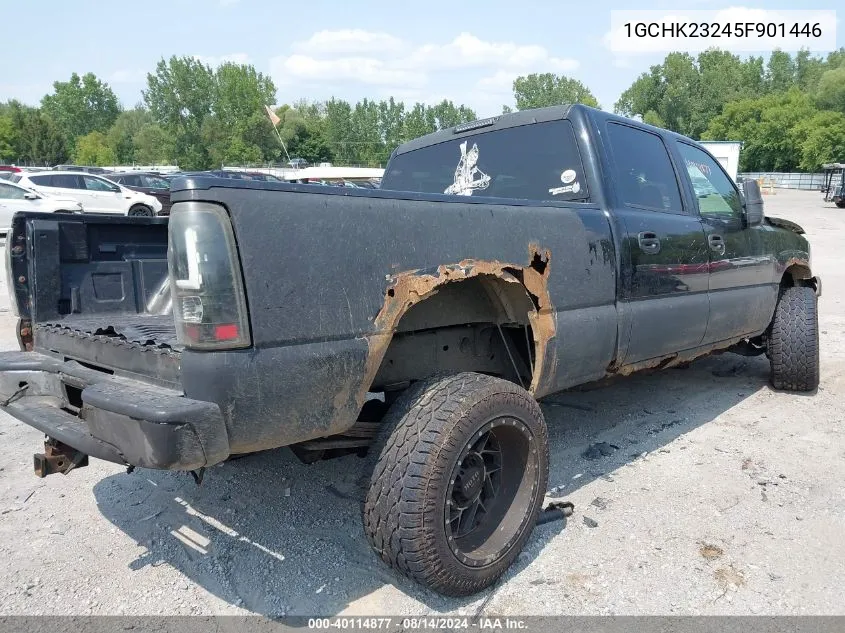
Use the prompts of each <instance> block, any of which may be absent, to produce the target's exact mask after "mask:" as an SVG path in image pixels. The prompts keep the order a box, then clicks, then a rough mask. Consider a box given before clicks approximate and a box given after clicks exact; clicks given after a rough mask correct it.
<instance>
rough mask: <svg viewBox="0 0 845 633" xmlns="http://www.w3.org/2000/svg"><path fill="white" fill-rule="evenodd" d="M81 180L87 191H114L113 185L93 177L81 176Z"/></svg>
mask: <svg viewBox="0 0 845 633" xmlns="http://www.w3.org/2000/svg"><path fill="white" fill-rule="evenodd" d="M82 179H83V180H84V181H85V188H86V189H87V190H88V191H114V189H115V185H112V184H109V183H107V182H106V181H105V180H101V179H100V178H95V177H94V176H83V177H82Z"/></svg>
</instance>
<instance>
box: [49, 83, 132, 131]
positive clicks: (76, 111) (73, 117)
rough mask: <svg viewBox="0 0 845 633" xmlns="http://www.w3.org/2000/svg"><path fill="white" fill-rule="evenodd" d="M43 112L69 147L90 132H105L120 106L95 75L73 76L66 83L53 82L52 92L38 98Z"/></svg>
mask: <svg viewBox="0 0 845 633" xmlns="http://www.w3.org/2000/svg"><path fill="white" fill-rule="evenodd" d="M41 107H42V109H43V110H44V113H45V114H46V115H47V116H49V117H50V119H52V121H53V122H54V123H55V124H56V126H57V127H58V128H59V131H60V132H61V133H62V135H63V136H64V138H65V142H66V143H67V145H68V147H72V146H73V145H74V143H75V142H76V139H77V138H78V137H80V136H85V135H86V134H88V133H89V132H93V131H98V132H106V131H107V130H108V129H109V128H110V127H111V126H112V124H113V123H114V122H115V119H117V116H118V115H119V114H120V110H121V108H120V103H119V102H118V100H117V97H116V96H115V94H114V92H113V91H112V89H111V88H110V87H109V85H108V84H107V83H104V82H102V81H100V80H99V79H97V76H96V75H95V74H94V73H86V74H85V75H83V76H82V77H80V76H79V75H78V74H76V73H73V74H72V75H71V76H70V80H69V81H56V82H54V83H53V93H52V94H48V95H45V96H44V97H43V98H42V99H41Z"/></svg>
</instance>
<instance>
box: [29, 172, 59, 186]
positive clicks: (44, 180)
mask: <svg viewBox="0 0 845 633" xmlns="http://www.w3.org/2000/svg"><path fill="white" fill-rule="evenodd" d="M53 178H54V176H51V175H50V174H45V175H44V176H30V177H29V180H30V182H32V184H33V185H38V186H39V187H57V186H58V185H54V184H53Z"/></svg>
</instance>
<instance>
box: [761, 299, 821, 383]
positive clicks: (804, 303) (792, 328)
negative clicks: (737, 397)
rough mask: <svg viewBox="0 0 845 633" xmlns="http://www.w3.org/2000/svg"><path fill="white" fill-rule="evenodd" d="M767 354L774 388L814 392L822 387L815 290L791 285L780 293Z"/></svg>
mask: <svg viewBox="0 0 845 633" xmlns="http://www.w3.org/2000/svg"><path fill="white" fill-rule="evenodd" d="M768 351H769V361H770V363H771V368H772V385H773V386H774V388H775V389H784V390H787V391H813V390H814V389H816V388H817V387H818V386H819V315H818V298H817V297H816V293H815V291H814V290H813V289H812V288H810V287H808V286H791V287H789V288H786V289H785V290H784V291H783V292H782V293H781V295H780V298H779V299H778V304H777V307H776V308H775V317H774V319H773V320H772V327H771V330H770V332H769V339H768Z"/></svg>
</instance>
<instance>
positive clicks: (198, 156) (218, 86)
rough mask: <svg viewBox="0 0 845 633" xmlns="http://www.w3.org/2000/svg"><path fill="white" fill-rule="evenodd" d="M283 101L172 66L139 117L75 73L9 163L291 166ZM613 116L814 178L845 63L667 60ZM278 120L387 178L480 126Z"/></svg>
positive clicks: (300, 150) (208, 70) (5, 150)
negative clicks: (718, 143) (401, 161)
mask: <svg viewBox="0 0 845 633" xmlns="http://www.w3.org/2000/svg"><path fill="white" fill-rule="evenodd" d="M513 97H514V103H515V107H516V109H519V110H524V109H528V108H536V107H543V106H548V105H555V104H562V103H576V102H577V103H585V104H587V105H591V106H594V107H600V105H599V103H598V101H597V100H596V98H595V96H594V95H593V93H592V92H591V91H590V89H589V88H588V87H587V86H586V85H585V84H583V83H582V82H580V81H578V80H576V79H572V78H569V77H565V76H561V75H554V74H551V73H541V74H531V75H526V76H523V77H518V78H517V79H516V80H515V81H514V82H513ZM275 100H276V87H275V85H274V84H273V81H272V80H271V79H270V78H269V77H268V76H266V75H264V74H262V73H260V72H257V71H256V70H255V68H254V67H253V66H250V65H246V64H236V63H224V64H222V65H220V66H218V67H217V68H212V67H211V66H209V65H208V64H205V63H203V62H202V61H200V60H198V59H196V58H193V57H175V56H174V57H171V58H170V59H168V60H165V59H162V60H160V61H159V62H158V64H157V65H156V68H155V70H154V71H153V72H151V73H149V74H148V75H147V81H146V88H145V89H144V90H143V91H142V101H141V102H139V103H138V104H137V105H135V107H133V108H131V109H124V108H123V107H122V106H121V104H120V102H119V100H118V99H117V97H116V95H115V94H114V92H113V91H112V89H111V87H110V86H109V85H108V84H107V83H105V82H103V81H102V80H100V79H99V78H97V77H96V76H95V75H94V74H92V73H87V74H85V75H83V76H79V75H78V74H76V73H74V74H72V75H71V77H70V79H69V80H68V81H57V82H55V83H54V84H53V91H52V92H51V93H50V94H47V95H45V96H44V97H43V98H42V100H41V103H40V105H39V106H38V107H34V106H28V105H25V104H22V103H20V102H19V101H16V100H11V101H8V102H6V103H0V161H5V162H16V163H19V164H31V165H54V164H58V163H63V162H68V161H73V162H75V163H81V164H87V165H114V164H133V163H134V164H178V165H179V166H180V167H181V168H182V169H208V168H212V167H219V166H220V165H221V164H229V165H247V164H267V163H275V164H279V163H284V162H286V161H287V156H286V155H285V153H284V151H283V149H282V144H281V143H280V142H279V138H278V137H277V136H276V131H274V130H273V125H272V123H271V121H270V118H269V117H268V115H267V113H266V111H265V105H268V104H273V103H274V102H275ZM502 110H503V112H509V111H511V110H512V108H511V107H510V106H503V108H502ZM614 111H615V112H617V113H619V114H622V115H624V116H628V117H638V118H641V119H642V120H643V121H645V122H646V123H651V124H654V125H658V126H660V127H666V128H668V129H671V130H674V131H677V132H679V133H681V134H685V135H687V136H691V137H692V138H695V139H698V140H740V141H743V142H744V147H743V151H742V153H741V154H740V169H741V170H743V171H769V170H776V171H790V170H797V169H800V170H807V171H814V170H817V169H819V168H820V166H821V164H822V163H825V162H831V161H842V160H845V49H840V50H839V51H836V52H833V53H830V54H829V55H827V56H826V57H814V56H811V55H810V54H809V53H808V52H806V51H801V52H799V53H797V54H795V55H790V54H789V53H785V52H781V51H775V52H774V53H772V55H771V56H770V58H769V59H768V61H766V62H765V63H764V60H763V58H762V57H749V58H746V59H742V58H740V57H739V56H737V55H733V54H731V53H727V52H725V51H720V50H708V51H706V52H703V53H701V54H699V55H698V56H697V57H693V56H692V55H689V54H687V53H670V54H669V55H667V56H666V58H665V59H664V61H663V62H662V63H660V64H656V65H654V66H652V67H651V68H650V69H649V71H648V72H644V73H643V74H641V75H640V76H639V77H638V78H637V79H636V80H635V81H634V83H633V84H632V85H631V86H630V87H629V88H628V89H627V90H626V91H625V92H624V93H623V94H622V95H621V97H620V98H619V100H618V101H617V102H616V104H614ZM274 114H275V115H276V116H277V117H278V119H279V122H278V124H277V130H278V134H279V136H280V137H281V139H282V140H283V141H284V144H285V146H286V148H287V151H288V154H289V156H290V157H300V158H304V159H305V160H307V161H308V162H311V163H317V162H323V161H330V162H335V163H339V164H359V165H384V164H385V163H386V162H387V159H388V158H389V156H390V153H391V152H392V151H393V149H394V148H395V147H396V146H397V145H399V144H400V143H402V142H405V141H407V140H410V139H412V138H416V137H418V136H422V135H424V134H428V133H430V132H434V131H436V130H439V129H444V128H447V127H451V126H454V125H457V124H459V123H464V122H467V121H472V120H474V119H476V118H477V116H476V113H475V112H474V111H473V110H472V109H471V108H469V107H467V106H465V105H456V104H455V103H453V102H452V101H448V100H444V101H442V102H441V103H438V104H436V105H426V104H422V103H415V104H413V105H407V106H406V104H404V103H403V102H401V101H397V100H395V99H393V98H390V99H386V100H380V101H376V100H370V99H363V100H362V101H359V102H357V103H354V104H352V103H350V102H348V101H344V100H342V99H335V98H333V99H329V100H328V101H322V102H314V101H307V100H300V101H296V102H293V103H289V104H286V105H282V106H281V107H278V108H275V110H274Z"/></svg>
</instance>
